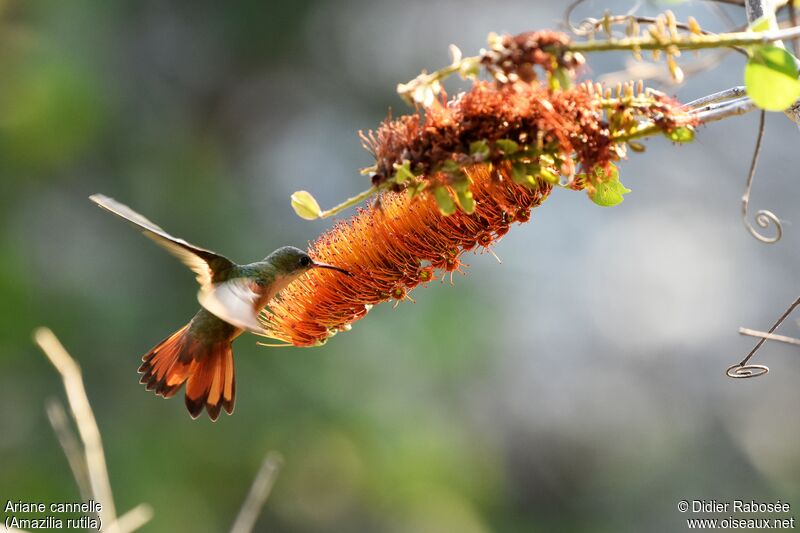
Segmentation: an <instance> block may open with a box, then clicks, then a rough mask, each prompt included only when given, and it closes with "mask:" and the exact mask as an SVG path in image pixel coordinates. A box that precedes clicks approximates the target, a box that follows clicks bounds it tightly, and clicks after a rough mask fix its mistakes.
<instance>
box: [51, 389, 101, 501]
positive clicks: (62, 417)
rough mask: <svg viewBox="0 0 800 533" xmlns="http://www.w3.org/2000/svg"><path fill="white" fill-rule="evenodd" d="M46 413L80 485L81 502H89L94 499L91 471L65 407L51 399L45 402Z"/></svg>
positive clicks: (76, 481) (73, 474) (73, 475)
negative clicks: (90, 478) (90, 482)
mask: <svg viewBox="0 0 800 533" xmlns="http://www.w3.org/2000/svg"><path fill="white" fill-rule="evenodd" d="M45 411H47V419H48V420H50V425H51V426H53V431H54V432H55V434H56V437H57V438H58V442H59V444H61V448H62V449H63V450H64V455H66V456H67V462H68V463H69V468H70V470H72V477H74V478H75V483H77V484H78V492H79V493H80V495H81V500H83V501H85V502H88V501H89V500H90V499H91V498H92V487H91V485H90V484H89V471H88V467H87V466H86V459H85V458H84V456H83V452H82V450H81V446H80V443H79V442H78V438H77V437H76V436H75V433H74V432H73V431H72V429H71V428H70V427H69V422H68V421H67V413H66V412H65V411H64V406H63V405H61V402H59V401H58V400H56V399H54V398H51V399H49V400H47V401H46V402H45Z"/></svg>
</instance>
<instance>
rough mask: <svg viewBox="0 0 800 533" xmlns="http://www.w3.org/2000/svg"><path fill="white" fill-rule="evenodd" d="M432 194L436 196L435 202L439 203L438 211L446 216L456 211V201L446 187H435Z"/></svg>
mask: <svg viewBox="0 0 800 533" xmlns="http://www.w3.org/2000/svg"><path fill="white" fill-rule="evenodd" d="M433 196H434V198H436V203H437V204H439V211H440V212H441V213H442V214H443V215H445V216H447V215H452V214H453V213H455V212H456V203H455V202H454V201H453V197H452V196H450V191H448V190H447V187H441V186H440V187H436V188H435V189H433Z"/></svg>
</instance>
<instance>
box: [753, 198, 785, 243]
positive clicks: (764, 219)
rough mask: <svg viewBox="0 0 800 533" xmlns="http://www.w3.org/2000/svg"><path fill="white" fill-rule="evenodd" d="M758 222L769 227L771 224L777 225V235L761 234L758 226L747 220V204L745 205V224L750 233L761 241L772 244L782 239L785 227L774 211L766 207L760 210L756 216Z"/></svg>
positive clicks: (764, 226) (760, 225)
mask: <svg viewBox="0 0 800 533" xmlns="http://www.w3.org/2000/svg"><path fill="white" fill-rule="evenodd" d="M755 221H756V224H758V226H759V227H762V228H768V227H769V226H770V224H773V225H775V235H773V236H772V237H765V236H764V235H762V234H760V233H759V232H758V230H756V228H754V227H753V225H752V224H750V222H749V221H748V220H747V205H745V206H744V225H745V226H746V227H747V230H748V231H749V232H750V235H752V236H753V237H755V238H756V239H758V240H759V241H761V242H763V243H767V244H772V243H775V242H778V241H779V240H781V237H782V236H783V227H782V226H781V221H780V219H778V217H777V216H776V215H775V213H773V212H772V211H767V210H765V209H762V210H760V211H759V212H758V213H756V217H755Z"/></svg>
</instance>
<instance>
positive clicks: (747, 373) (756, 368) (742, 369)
mask: <svg viewBox="0 0 800 533" xmlns="http://www.w3.org/2000/svg"><path fill="white" fill-rule="evenodd" d="M798 306H800V298H797V299H796V300H795V301H794V302H792V305H790V306H789V308H788V309H786V311H784V312H783V314H782V315H781V317H780V318H779V319H778V320H776V321H775V323H774V324H773V325H772V327H771V328H769V331H768V332H767V334H766V335H765V336H763V337H761V339H760V340H759V341H758V342H757V343H756V345H755V346H754V347H753V349H752V350H750V353H749V354H747V356H746V357H745V358H744V359H742V361H741V362H739V363H736V364H735V365H731V366H729V367H728V369H727V370H726V371H725V374H726V375H727V376H728V377H729V378H755V377H758V376H763V375H764V374H766V373H767V372H769V367H768V366H765V365H748V364H747V363H748V362H749V361H750V359H752V357H753V356H754V355H755V354H756V352H757V351H758V350H759V349H760V348H761V347H762V346H763V345H764V343H765V342H767V339H769V338H770V336H771V335H772V334H773V333H774V332H775V330H776V329H778V327H779V326H780V325H781V324H783V321H784V320H786V317H788V316H789V315H790V314H792V311H794V310H795V309H796V308H797V307H798Z"/></svg>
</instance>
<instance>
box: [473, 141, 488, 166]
mask: <svg viewBox="0 0 800 533" xmlns="http://www.w3.org/2000/svg"><path fill="white" fill-rule="evenodd" d="M469 155H471V156H472V157H474V158H476V159H479V160H481V161H483V160H485V159H487V158H488V157H489V143H488V142H486V140H485V139H481V140H480V141H474V142H471V143H469Z"/></svg>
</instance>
